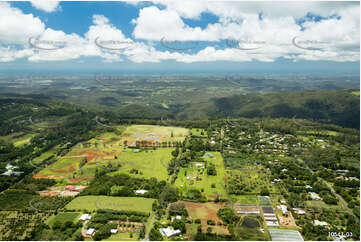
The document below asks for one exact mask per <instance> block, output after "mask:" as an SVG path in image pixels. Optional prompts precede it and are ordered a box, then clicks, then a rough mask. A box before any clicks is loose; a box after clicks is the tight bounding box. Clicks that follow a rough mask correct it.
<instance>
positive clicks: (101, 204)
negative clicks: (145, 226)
mask: <svg viewBox="0 0 361 242" xmlns="http://www.w3.org/2000/svg"><path fill="white" fill-rule="evenodd" d="M154 200H155V199H151V198H143V197H110V196H80V197H76V198H75V199H74V200H72V201H71V202H70V203H68V204H67V205H66V206H65V208H66V209H69V210H86V211H89V212H92V211H96V210H98V209H110V210H117V211H121V210H126V211H138V212H151V211H152V204H153V202H154Z"/></svg>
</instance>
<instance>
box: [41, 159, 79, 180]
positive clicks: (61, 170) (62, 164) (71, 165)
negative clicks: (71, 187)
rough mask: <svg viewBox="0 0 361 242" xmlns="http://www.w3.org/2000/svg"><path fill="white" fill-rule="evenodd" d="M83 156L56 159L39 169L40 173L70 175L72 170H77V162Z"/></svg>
mask: <svg viewBox="0 0 361 242" xmlns="http://www.w3.org/2000/svg"><path fill="white" fill-rule="evenodd" d="M82 159H83V158H65V159H58V160H57V161H56V162H55V163H53V164H51V165H49V166H47V167H46V168H44V169H43V170H41V171H40V174H42V175H63V176H65V177H68V176H70V175H71V174H72V173H73V172H75V171H76V170H78V168H79V163H80V161H81V160H82Z"/></svg>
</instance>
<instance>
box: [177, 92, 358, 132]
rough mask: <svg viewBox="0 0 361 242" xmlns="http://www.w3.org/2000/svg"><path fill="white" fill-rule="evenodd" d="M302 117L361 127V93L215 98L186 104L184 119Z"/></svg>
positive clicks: (311, 93) (257, 95)
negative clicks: (360, 94)
mask: <svg viewBox="0 0 361 242" xmlns="http://www.w3.org/2000/svg"><path fill="white" fill-rule="evenodd" d="M228 116H229V117H246V118H254V117H271V118H280V117H284V118H298V119H307V120H309V121H315V122H320V123H332V124H337V125H340V126H343V127H348V128H357V129H359V128H360V96H358V95H355V94H352V91H347V90H345V91H325V90H322V91H297V92H278V93H269V94H257V93H251V94H245V95H234V96H230V97H222V98H214V99H211V101H209V102H205V103H201V104H194V105H190V106H188V107H186V108H185V109H184V111H182V112H180V113H179V114H178V115H177V117H178V118H180V119H205V118H208V117H212V118H222V117H228Z"/></svg>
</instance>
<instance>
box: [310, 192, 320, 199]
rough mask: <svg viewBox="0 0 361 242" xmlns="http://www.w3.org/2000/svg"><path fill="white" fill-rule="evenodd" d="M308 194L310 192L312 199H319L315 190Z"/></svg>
mask: <svg viewBox="0 0 361 242" xmlns="http://www.w3.org/2000/svg"><path fill="white" fill-rule="evenodd" d="M308 194H310V196H311V198H312V199H313V200H321V197H320V196H319V195H318V194H317V193H315V192H309V193H308Z"/></svg>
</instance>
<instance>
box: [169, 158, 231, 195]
mask: <svg viewBox="0 0 361 242" xmlns="http://www.w3.org/2000/svg"><path fill="white" fill-rule="evenodd" d="M209 153H211V154H213V155H214V157H213V158H210V157H207V158H204V159H205V160H206V161H207V163H208V164H210V163H213V164H214V165H215V167H216V171H217V175H216V176H212V175H208V174H207V169H206V168H199V167H196V165H194V164H193V165H189V167H188V168H184V169H182V170H181V171H180V172H179V173H178V178H177V180H176V182H175V185H176V186H177V187H178V189H179V190H180V192H181V193H182V194H183V195H186V194H187V192H188V191H189V190H191V189H198V190H200V191H202V189H203V192H202V194H203V195H204V196H205V197H206V198H207V199H215V198H216V197H217V195H218V196H220V197H221V198H225V197H227V192H226V190H225V188H224V185H225V169H224V164H223V159H222V156H221V154H220V153H219V152H209ZM212 185H213V186H214V187H212Z"/></svg>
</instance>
